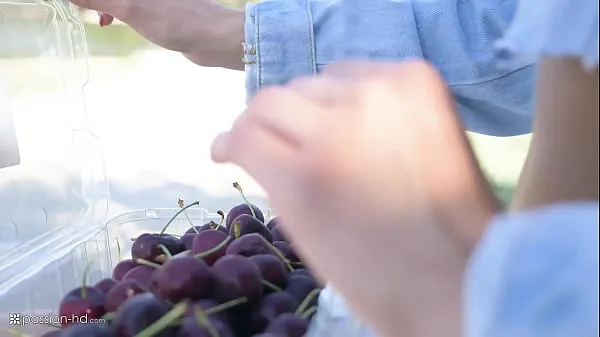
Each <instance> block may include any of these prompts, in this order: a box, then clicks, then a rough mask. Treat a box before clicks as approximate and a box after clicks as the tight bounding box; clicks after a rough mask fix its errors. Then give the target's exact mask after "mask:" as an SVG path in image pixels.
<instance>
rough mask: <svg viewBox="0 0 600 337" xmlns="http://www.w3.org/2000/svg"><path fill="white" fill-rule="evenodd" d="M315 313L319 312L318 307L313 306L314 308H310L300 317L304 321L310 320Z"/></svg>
mask: <svg viewBox="0 0 600 337" xmlns="http://www.w3.org/2000/svg"><path fill="white" fill-rule="evenodd" d="M315 312H317V306H316V305H313V306H312V307H310V308H308V309H307V310H306V311H305V312H303V313H302V314H301V315H300V316H301V317H302V318H304V319H308V318H309V317H310V316H312V315H313V314H314V313H315Z"/></svg>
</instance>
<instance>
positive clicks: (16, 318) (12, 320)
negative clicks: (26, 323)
mask: <svg viewBox="0 0 600 337" xmlns="http://www.w3.org/2000/svg"><path fill="white" fill-rule="evenodd" d="M8 325H21V314H8Z"/></svg>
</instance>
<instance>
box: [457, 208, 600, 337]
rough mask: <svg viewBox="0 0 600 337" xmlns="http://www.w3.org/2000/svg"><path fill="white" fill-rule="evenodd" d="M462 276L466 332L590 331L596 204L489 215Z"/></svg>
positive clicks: (587, 334) (594, 318) (586, 335)
mask: <svg viewBox="0 0 600 337" xmlns="http://www.w3.org/2000/svg"><path fill="white" fill-rule="evenodd" d="M466 280H467V281H466V284H465V294H466V306H465V308H466V315H465V318H466V322H465V327H466V328H467V331H466V334H465V335H466V337H597V336H598V203H573V204H562V205H556V206H552V207H547V208H543V209H538V210H535V211H531V212H525V213H522V214H512V215H503V216H500V217H498V218H496V219H495V220H494V221H493V222H492V224H491V226H490V228H489V229H488V230H487V232H486V234H485V236H484V238H483V239H482V240H481V242H480V244H479V246H478V248H477V250H476V251H475V253H474V254H473V256H472V258H471V262H470V266H469V270H468V273H467V275H466Z"/></svg>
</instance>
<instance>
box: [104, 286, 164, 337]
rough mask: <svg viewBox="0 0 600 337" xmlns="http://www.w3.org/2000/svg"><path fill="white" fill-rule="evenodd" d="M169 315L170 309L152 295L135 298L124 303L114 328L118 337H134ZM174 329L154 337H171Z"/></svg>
mask: <svg viewBox="0 0 600 337" xmlns="http://www.w3.org/2000/svg"><path fill="white" fill-rule="evenodd" d="M167 313H169V307H168V306H167V305H166V303H165V302H163V301H161V300H160V299H158V298H157V297H156V296H154V295H153V294H152V293H145V294H140V295H137V296H133V297H132V298H130V299H128V300H127V301H125V302H123V304H121V306H119V309H118V310H117V312H116V313H115V318H114V320H113V321H112V326H113V328H114V331H115V332H116V335H117V336H118V337H132V336H135V335H137V334H138V333H140V332H142V331H144V330H145V329H146V328H148V327H150V325H152V324H153V323H155V322H156V321H158V320H159V319H160V318H162V317H163V316H165V315H167ZM174 333H175V328H174V327H168V328H166V329H163V330H161V331H160V332H158V333H156V334H154V335H153V336H154V337H170V336H172V335H173V334H174Z"/></svg>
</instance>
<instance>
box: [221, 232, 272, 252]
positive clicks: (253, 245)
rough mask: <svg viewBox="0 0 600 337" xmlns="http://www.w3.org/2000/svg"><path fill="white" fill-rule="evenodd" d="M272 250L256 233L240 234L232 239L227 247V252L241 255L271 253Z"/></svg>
mask: <svg viewBox="0 0 600 337" xmlns="http://www.w3.org/2000/svg"><path fill="white" fill-rule="evenodd" d="M272 253H273V251H272V250H271V248H270V247H269V245H268V242H265V239H264V238H263V237H262V236H261V235H260V234H258V233H251V234H246V235H242V236H241V237H239V238H238V239H235V240H233V242H231V243H230V244H229V246H228V247H227V254H236V255H242V256H252V255H258V254H272Z"/></svg>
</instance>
